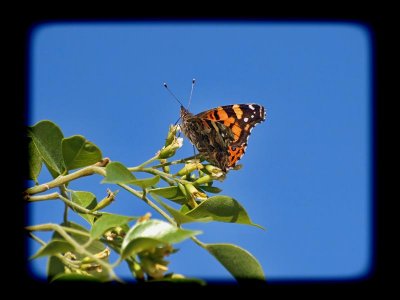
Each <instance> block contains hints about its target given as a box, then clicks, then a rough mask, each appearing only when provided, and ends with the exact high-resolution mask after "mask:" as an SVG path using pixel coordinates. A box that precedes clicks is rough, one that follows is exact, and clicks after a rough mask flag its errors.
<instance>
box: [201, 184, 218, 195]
mask: <svg viewBox="0 0 400 300" xmlns="http://www.w3.org/2000/svg"><path fill="white" fill-rule="evenodd" d="M196 187H197V188H200V189H201V190H203V191H206V192H208V193H213V194H218V193H220V192H222V190H221V189H220V188H217V187H215V186H210V185H201V186H196Z"/></svg>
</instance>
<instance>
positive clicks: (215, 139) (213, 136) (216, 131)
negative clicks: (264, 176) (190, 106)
mask: <svg viewBox="0 0 400 300" xmlns="http://www.w3.org/2000/svg"><path fill="white" fill-rule="evenodd" d="M181 118H182V122H181V129H182V132H183V133H184V135H185V136H186V137H187V138H188V139H189V140H190V141H191V142H192V144H193V145H194V146H195V147H196V148H197V150H198V151H199V153H200V154H202V155H204V156H205V157H206V159H207V160H208V161H209V162H210V163H212V164H213V165H215V166H217V167H219V168H220V169H222V170H223V171H224V172H226V171H227V170H229V169H233V168H234V167H235V166H236V164H237V162H238V161H239V160H240V159H241V158H242V157H243V155H244V153H245V151H246V148H247V143H248V139H249V136H250V133H251V131H252V129H253V128H254V126H256V125H257V124H259V123H260V122H262V121H264V120H265V109H264V107H263V106H262V105H259V104H255V103H251V104H234V105H225V106H219V107H216V108H213V109H210V110H207V111H205V112H201V113H199V114H197V115H193V114H192V113H190V112H189V111H188V110H187V109H186V108H185V107H183V106H181Z"/></svg>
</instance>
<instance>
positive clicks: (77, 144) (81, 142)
mask: <svg viewBox="0 0 400 300" xmlns="http://www.w3.org/2000/svg"><path fill="white" fill-rule="evenodd" d="M61 146H62V154H63V157H64V161H65V165H66V167H67V170H73V169H78V168H82V167H86V166H90V165H92V164H95V163H96V162H98V161H100V160H101V159H102V157H103V156H102V154H101V151H100V149H99V148H98V147H97V146H96V145H95V144H93V143H92V142H89V141H88V140H86V139H85V138H84V137H83V136H81V135H74V136H71V137H69V138H65V139H63V140H62V144H61Z"/></svg>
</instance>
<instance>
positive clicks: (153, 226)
mask: <svg viewBox="0 0 400 300" xmlns="http://www.w3.org/2000/svg"><path fill="white" fill-rule="evenodd" d="M200 233H201V231H194V230H187V229H181V228H178V227H176V226H173V225H171V224H169V223H167V222H164V221H160V220H148V221H144V222H141V223H137V224H136V225H135V226H133V227H132V228H131V229H130V230H129V231H128V233H127V234H126V236H125V238H124V241H123V242H122V247H121V249H122V253H123V257H127V256H129V255H130V254H131V253H132V252H133V250H132V245H131V243H136V242H137V241H136V240H137V239H139V238H146V239H151V240H152V241H151V242H149V243H153V244H154V245H155V244H157V242H158V243H159V244H160V243H166V244H173V243H178V242H181V241H183V240H185V239H187V238H189V237H192V236H194V235H197V234H200ZM147 242H148V241H147ZM151 246H153V245H151ZM135 251H137V250H135ZM135 253H137V252H135Z"/></svg>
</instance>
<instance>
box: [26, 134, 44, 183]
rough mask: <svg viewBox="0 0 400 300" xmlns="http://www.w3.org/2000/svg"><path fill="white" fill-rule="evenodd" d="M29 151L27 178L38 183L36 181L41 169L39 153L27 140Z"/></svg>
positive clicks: (31, 142)
mask: <svg viewBox="0 0 400 300" xmlns="http://www.w3.org/2000/svg"><path fill="white" fill-rule="evenodd" d="M28 151H29V154H28V155H29V178H28V179H32V180H34V181H35V183H38V181H37V179H38V176H39V174H40V171H41V169H42V158H41V157H40V154H39V151H38V150H37V148H36V146H35V143H34V142H33V141H32V139H31V138H29V141H28Z"/></svg>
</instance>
